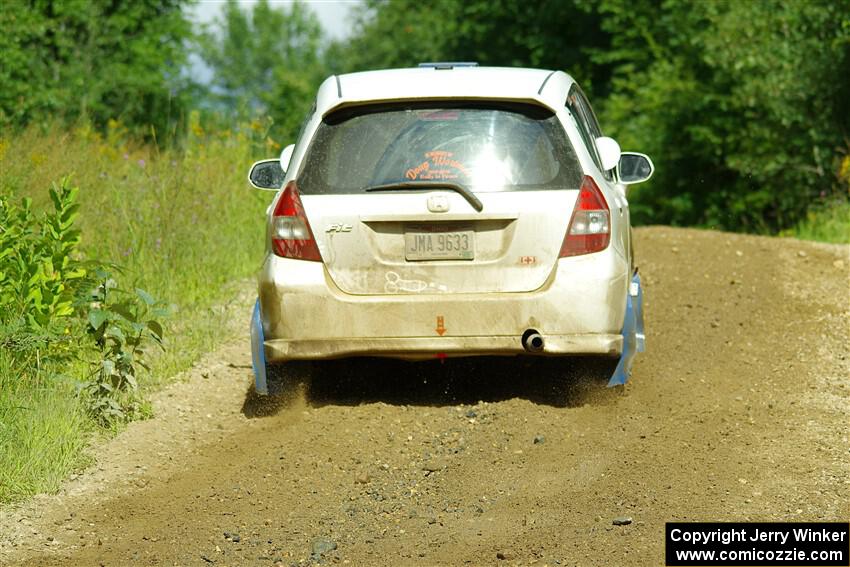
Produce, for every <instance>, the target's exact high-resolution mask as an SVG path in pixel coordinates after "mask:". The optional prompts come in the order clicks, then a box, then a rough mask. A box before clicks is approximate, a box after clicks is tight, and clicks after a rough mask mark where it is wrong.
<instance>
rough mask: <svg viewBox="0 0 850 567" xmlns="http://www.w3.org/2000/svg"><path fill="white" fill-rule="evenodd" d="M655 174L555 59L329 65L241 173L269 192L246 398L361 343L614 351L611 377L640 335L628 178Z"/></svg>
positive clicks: (400, 352)
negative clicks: (343, 68) (299, 117)
mask: <svg viewBox="0 0 850 567" xmlns="http://www.w3.org/2000/svg"><path fill="white" fill-rule="evenodd" d="M652 171H653V166H652V163H651V161H650V160H649V158H648V157H646V156H645V155H642V154H636V153H623V152H621V151H620V148H619V146H618V145H617V143H616V142H615V141H614V140H612V139H611V138H607V137H604V136H603V135H602V132H601V131H600V128H599V125H598V123H597V121H596V118H595V116H594V113H593V111H592V109H591V107H590V105H589V104H588V102H587V99H586V98H585V96H584V94H583V93H582V91H581V90H580V88H579V87H578V85H577V84H576V82H575V81H574V80H573V79H572V78H571V77H570V76H569V75H567V74H565V73H563V72H561V71H545V70H538V69H514V68H486V67H478V66H477V65H475V64H471V63H429V64H423V65H420V67H419V68H413V69H393V70H384V71H371V72H364V73H353V74H348V75H340V76H333V77H330V78H328V79H327V80H325V81H324V83H322V85H321V87H320V88H319V92H318V95H317V97H316V103H315V106H314V108H313V110H312V111H311V113H310V114H309V116H308V117H307V119H306V120H305V123H304V125H303V127H302V129H301V133H300V135H299V136H298V140H297V143H296V144H294V145H292V146H289V147H287V148H286V149H285V150H284V151H283V153H282V155H281V157H280V158H279V159H274V160H265V161H261V162H258V163H256V164H254V166H253V167H252V170H251V173H250V176H249V177H250V180H251V183H252V184H253V185H254V186H255V187H258V188H261V189H271V190H275V191H277V194H276V196H275V198H274V200H273V201H272V203H271V206H270V207H269V211H268V231H267V254H266V258H265V261H264V263H263V266H262V269H261V271H260V275H259V298H258V301H257V306H256V308H255V312H254V320H253V323H252V338H253V350H254V353H253V354H254V369H255V375H256V389H257V391H258V392H260V393H265V392H267V391H268V390H269V388H272V389H273V390H274V389H275V386H276V385H277V383H278V382H280V381H281V380H286V379H287V377H291V374H293V372H294V370H295V369H298V371H299V372H301V371H303V370H304V368H305V365H304V364H303V363H299V362H298V361H314V360H320V359H327V358H338V357H346V356H361V355H368V356H387V357H395V358H404V359H427V358H435V357H437V358H442V357H453V356H475V355H517V354H530V355H549V356H552V355H577V354H582V355H588V354H595V355H602V356H608V357H620V358H621V364H620V365H619V366H618V371H617V372H615V375H614V376H613V377H612V379H611V382H610V383H611V384H620V383H623V382H624V381H625V379H626V378H627V377H628V374H629V371H630V367H631V359H632V356H633V354H634V352H635V351H637V350H642V346H643V340H642V339H643V334H642V333H643V329H642V317H641V308H640V298H641V290H640V280H639V278H638V277H637V273H636V270H635V267H634V261H633V258H632V245H631V229H630V222H629V205H628V201H627V200H626V192H625V186H626V185H628V184H631V183H638V182H641V181H645V180H646V179H648V178H649V177H650V175H651V174H652ZM288 370H289V371H288Z"/></svg>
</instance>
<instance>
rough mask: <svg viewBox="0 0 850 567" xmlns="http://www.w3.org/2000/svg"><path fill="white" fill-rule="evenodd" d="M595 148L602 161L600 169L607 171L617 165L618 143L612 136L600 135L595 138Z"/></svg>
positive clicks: (618, 157) (618, 158)
mask: <svg viewBox="0 0 850 567" xmlns="http://www.w3.org/2000/svg"><path fill="white" fill-rule="evenodd" d="M596 150H597V151H598V152H599V159H600V161H602V169H604V170H605V171H608V170H609V169H614V168H615V167H617V163H618V162H619V161H620V144H618V143H617V141H616V140H615V139H614V138H609V137H608V136H601V137H599V138H596Z"/></svg>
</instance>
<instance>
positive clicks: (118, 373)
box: [81, 268, 168, 425]
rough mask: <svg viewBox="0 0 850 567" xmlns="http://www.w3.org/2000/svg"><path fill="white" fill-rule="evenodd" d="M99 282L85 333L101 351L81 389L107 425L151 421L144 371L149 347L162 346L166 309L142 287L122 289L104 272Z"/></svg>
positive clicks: (99, 273)
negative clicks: (142, 378)
mask: <svg viewBox="0 0 850 567" xmlns="http://www.w3.org/2000/svg"><path fill="white" fill-rule="evenodd" d="M95 273H96V275H97V279H98V283H97V285H96V287H95V288H94V289H93V291H92V293H91V297H90V301H91V303H90V306H89V310H88V314H87V322H86V331H87V333H88V335H89V337H91V338H92V339H93V341H94V345H95V347H96V348H97V351H98V353H99V356H98V360H96V361H95V362H94V363H92V371H91V373H90V375H89V377H88V380H86V381H85V382H83V383H82V384H81V390H82V392H84V394H85V395H86V398H87V400H88V409H89V412H90V413H91V414H92V416H93V417H94V418H95V419H96V420H98V421H99V422H100V423H101V424H102V425H111V424H114V423H120V422H125V421H129V420H131V419H136V418H139V417H146V415H147V414H148V413H149V410H148V408H147V406H146V405H145V404H144V402H143V400H142V398H141V395H140V393H139V383H138V380H137V374H138V369H139V368H144V369H146V370H149V369H150V367H149V365H148V362H147V356H148V347H150V346H152V345H155V346H158V347H159V348H161V349H162V348H163V344H162V336H163V329H162V323H161V322H160V319H162V318H163V317H165V316H167V314H168V311H167V309H166V308H165V306H164V305H163V304H162V303H161V302H158V301H156V300H155V299H154V298H153V297H152V296H151V295H150V294H149V293H147V292H146V291H144V290H141V289H138V288H137V289H135V290H134V291H132V292H129V291H125V290H122V289H120V288H118V287H117V282H116V281H115V280H114V279H113V277H112V274H111V273H110V272H109V271H107V269H105V268H98V269H97V270H96V272H95Z"/></svg>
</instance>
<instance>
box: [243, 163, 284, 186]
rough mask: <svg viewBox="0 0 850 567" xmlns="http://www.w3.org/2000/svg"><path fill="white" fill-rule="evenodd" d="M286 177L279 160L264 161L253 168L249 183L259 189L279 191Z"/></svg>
mask: <svg viewBox="0 0 850 567" xmlns="http://www.w3.org/2000/svg"><path fill="white" fill-rule="evenodd" d="M285 177H286V173H285V172H284V171H283V168H282V167H280V160H279V159H264V160H262V161H258V162H257V163H255V164H254V165H252V166H251V173H249V174H248V181H249V182H250V183H251V185H253V186H254V187H255V188H257V189H265V190H271V191H277V190H278V189H280V186H281V185H283V179H284V178H285Z"/></svg>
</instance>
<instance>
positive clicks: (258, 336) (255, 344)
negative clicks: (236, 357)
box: [251, 299, 269, 394]
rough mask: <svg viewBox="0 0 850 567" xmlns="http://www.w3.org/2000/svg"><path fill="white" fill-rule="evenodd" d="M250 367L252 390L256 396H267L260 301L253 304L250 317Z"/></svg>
mask: <svg viewBox="0 0 850 567" xmlns="http://www.w3.org/2000/svg"><path fill="white" fill-rule="evenodd" d="M251 366H252V367H253V368H254V388H255V389H256V390H257V393H258V394H268V393H269V388H268V383H267V382H266V349H265V337H264V335H263V319H262V317H260V300H259V299H257V303H255V304H254V314H253V315H252V316H251Z"/></svg>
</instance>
